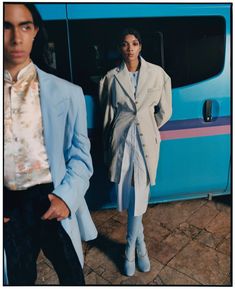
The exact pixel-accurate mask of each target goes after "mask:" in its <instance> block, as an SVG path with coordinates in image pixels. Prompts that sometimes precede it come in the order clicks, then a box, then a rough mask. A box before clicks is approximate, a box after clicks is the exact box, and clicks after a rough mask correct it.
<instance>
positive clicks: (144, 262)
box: [137, 251, 151, 272]
mask: <svg viewBox="0 0 235 289" xmlns="http://www.w3.org/2000/svg"><path fill="white" fill-rule="evenodd" d="M137 264H138V268H139V269H140V271H141V272H149V271H150V269H151V266H150V261H149V257H148V253H147V251H146V253H145V255H143V256H141V255H140V254H138V251H137Z"/></svg>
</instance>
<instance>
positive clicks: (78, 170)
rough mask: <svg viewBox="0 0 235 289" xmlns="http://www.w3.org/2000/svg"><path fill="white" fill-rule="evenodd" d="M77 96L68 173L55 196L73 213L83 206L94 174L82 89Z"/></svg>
mask: <svg viewBox="0 0 235 289" xmlns="http://www.w3.org/2000/svg"><path fill="white" fill-rule="evenodd" d="M75 94H76V95H73V98H71V104H70V105H71V106H70V110H69V116H68V119H69V121H70V123H68V125H69V126H72V127H70V128H71V129H72V130H73V137H72V140H71V145H70V147H69V149H68V152H67V153H66V155H65V163H66V173H65V176H64V178H63V180H62V182H61V183H60V185H58V186H57V187H56V188H55V190H54V191H53V194H55V195H57V196H58V197H60V198H61V199H62V200H63V201H64V202H65V203H66V204H67V206H68V207H69V209H70V211H71V213H75V212H76V211H77V209H79V208H80V207H81V206H83V203H84V201H85V200H84V195H85V193H86V191H87V189H88V187H89V179H90V177H91V176H92V174H93V166H92V159H91V155H90V141H89V138H88V135H87V118H86V105H85V98H84V95H83V92H82V90H81V88H76V93H75Z"/></svg>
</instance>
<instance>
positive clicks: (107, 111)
mask: <svg viewBox="0 0 235 289" xmlns="http://www.w3.org/2000/svg"><path fill="white" fill-rule="evenodd" d="M99 101H100V106H101V113H102V118H103V145H104V161H105V163H106V164H107V163H108V151H109V136H110V128H111V125H112V121H113V119H114V107H113V104H112V97H111V87H110V84H109V81H108V78H107V77H104V78H103V79H101V81H100V86H99Z"/></svg>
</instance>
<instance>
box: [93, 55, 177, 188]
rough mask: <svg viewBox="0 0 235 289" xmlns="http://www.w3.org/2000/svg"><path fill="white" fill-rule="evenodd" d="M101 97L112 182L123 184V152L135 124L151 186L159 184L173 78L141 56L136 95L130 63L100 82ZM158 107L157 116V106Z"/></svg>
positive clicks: (170, 108)
mask: <svg viewBox="0 0 235 289" xmlns="http://www.w3.org/2000/svg"><path fill="white" fill-rule="evenodd" d="M99 98H100V103H101V108H102V112H103V117H104V119H103V125H104V127H103V129H104V154H105V161H106V163H107V165H108V166H109V173H110V180H111V181H112V182H116V183H118V182H119V181H120V174H121V167H122V159H123V152H124V147H125V140H126V136H127V133H128V130H129V128H130V126H131V124H132V123H133V122H135V123H136V125H137V131H138V133H139V136H140V139H141V145H142V148H143V152H144V157H145V161H146V165H147V171H148V175H149V179H150V184H151V185H155V182H156V171H157V165H158V159H159V149H160V142H161V138H160V134H159V130H158V129H159V128H160V127H161V126H162V125H163V124H165V123H166V122H167V121H168V120H169V118H170V116H171V114H172V100H171V79H170V77H169V76H168V75H167V74H166V72H165V71H164V70H163V69H162V68H161V67H160V66H157V65H154V64H151V63H149V62H147V61H145V60H144V59H143V58H142V57H141V66H140V72H139V80H138V86H137V90H136V95H134V91H133V88H132V84H131V80H130V76H129V72H128V69H127V67H126V64H125V63H124V62H123V63H122V64H121V66H120V67H118V68H114V69H112V70H110V71H109V72H108V73H107V74H106V76H105V77H104V78H103V79H102V80H101V81H100V92H99ZM155 106H157V107H158V108H157V113H154V112H155V109H154V107H155Z"/></svg>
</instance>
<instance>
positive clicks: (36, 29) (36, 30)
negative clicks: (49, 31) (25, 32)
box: [34, 26, 39, 38]
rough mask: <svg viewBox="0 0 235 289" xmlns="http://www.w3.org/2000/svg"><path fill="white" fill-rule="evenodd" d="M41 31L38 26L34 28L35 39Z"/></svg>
mask: <svg viewBox="0 0 235 289" xmlns="http://www.w3.org/2000/svg"><path fill="white" fill-rule="evenodd" d="M38 31H39V28H38V27H37V26H34V38H35V37H36V36H37V34H38Z"/></svg>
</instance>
